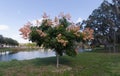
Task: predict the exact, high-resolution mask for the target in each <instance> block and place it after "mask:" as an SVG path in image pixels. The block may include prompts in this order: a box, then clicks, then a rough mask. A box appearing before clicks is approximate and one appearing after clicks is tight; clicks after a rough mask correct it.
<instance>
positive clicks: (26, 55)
mask: <svg viewBox="0 0 120 76" xmlns="http://www.w3.org/2000/svg"><path fill="white" fill-rule="evenodd" d="M84 51H85V49H84V50H83V49H81V48H80V49H79V52H84ZM86 51H87V49H86ZM88 51H91V50H88ZM52 56H55V52H54V51H52V50H44V49H40V50H33V51H19V52H10V51H5V52H0V61H11V60H14V59H15V60H29V59H34V58H45V57H52Z"/></svg>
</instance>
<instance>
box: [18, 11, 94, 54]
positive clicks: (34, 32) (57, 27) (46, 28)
mask: <svg viewBox="0 0 120 76" xmlns="http://www.w3.org/2000/svg"><path fill="white" fill-rule="evenodd" d="M42 18H43V20H42V21H41V22H40V21H39V20H36V24H35V25H36V26H35V25H34V24H32V23H30V22H28V23H27V24H25V25H24V27H22V28H21V29H20V32H21V35H23V38H25V39H27V38H28V39H29V40H30V41H32V42H36V43H37V44H38V45H39V46H41V45H42V46H43V47H44V48H49V49H52V50H54V51H55V52H56V54H58V55H63V53H65V54H67V55H69V56H75V55H76V54H77V43H78V42H81V41H83V40H91V39H93V30H91V29H89V28H86V29H85V30H84V31H83V32H81V31H80V26H79V25H76V24H75V23H73V22H71V21H70V18H71V16H70V15H69V14H64V13H61V14H60V15H59V16H58V17H55V18H54V20H52V19H50V18H49V16H47V14H46V13H44V15H43V17H42Z"/></svg>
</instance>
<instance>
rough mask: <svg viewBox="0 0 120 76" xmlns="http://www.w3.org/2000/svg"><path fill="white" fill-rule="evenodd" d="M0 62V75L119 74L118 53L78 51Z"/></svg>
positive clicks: (71, 75)
mask: <svg viewBox="0 0 120 76" xmlns="http://www.w3.org/2000/svg"><path fill="white" fill-rule="evenodd" d="M55 63H56V58H55V57H49V58H37V59H32V60H24V61H17V60H12V61H9V62H0V76H120V54H110V53H107V54H106V53H90V52H89V53H80V54H79V55H77V56H76V57H68V56H62V57H60V64H61V66H60V68H58V69H57V68H56V67H55Z"/></svg>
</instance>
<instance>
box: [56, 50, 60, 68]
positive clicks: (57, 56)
mask: <svg viewBox="0 0 120 76" xmlns="http://www.w3.org/2000/svg"><path fill="white" fill-rule="evenodd" d="M56 58H57V65H56V66H57V68H59V55H58V53H57V52H56Z"/></svg>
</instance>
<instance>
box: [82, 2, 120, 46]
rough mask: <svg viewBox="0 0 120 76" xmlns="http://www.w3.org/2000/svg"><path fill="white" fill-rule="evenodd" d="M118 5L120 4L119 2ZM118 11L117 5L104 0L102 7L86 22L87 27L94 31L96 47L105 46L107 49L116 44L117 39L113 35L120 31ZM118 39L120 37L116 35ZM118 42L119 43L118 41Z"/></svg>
mask: <svg viewBox="0 0 120 76" xmlns="http://www.w3.org/2000/svg"><path fill="white" fill-rule="evenodd" d="M117 3H118V4H119V0H118V2H117ZM118 4H117V5H118ZM117 7H118V6H117ZM116 10H117V9H116V5H115V3H113V4H112V3H109V2H108V1H107V0H104V1H103V3H102V4H101V5H100V7H98V8H97V9H95V10H94V11H93V12H92V14H91V15H90V16H89V17H88V19H87V20H86V21H85V22H84V24H85V25H86V27H90V28H92V29H94V41H93V44H94V45H101V44H103V45H105V47H106V46H107V45H109V44H110V45H111V44H113V42H115V41H114V40H116V39H115V38H114V36H113V35H114V34H116V33H117V32H118V31H119V29H120V20H119V16H118V14H117V13H116ZM115 28H117V31H115ZM116 38H118V35H116ZM116 42H118V39H117V41H116Z"/></svg>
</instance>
